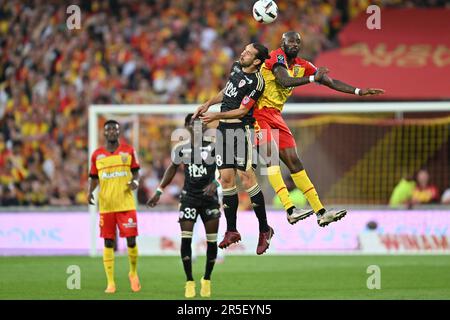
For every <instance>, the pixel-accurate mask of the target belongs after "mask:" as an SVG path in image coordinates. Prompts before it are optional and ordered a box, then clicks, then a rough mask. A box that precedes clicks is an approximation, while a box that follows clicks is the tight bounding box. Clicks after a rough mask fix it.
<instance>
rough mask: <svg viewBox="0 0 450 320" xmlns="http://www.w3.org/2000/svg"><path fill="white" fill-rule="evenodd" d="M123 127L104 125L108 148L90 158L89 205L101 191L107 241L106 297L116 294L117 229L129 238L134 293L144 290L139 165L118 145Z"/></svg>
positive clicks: (129, 151)
mask: <svg viewBox="0 0 450 320" xmlns="http://www.w3.org/2000/svg"><path fill="white" fill-rule="evenodd" d="M119 135H120V126H119V123H118V122H117V121H115V120H108V121H106V123H105V125H104V136H105V138H106V146H104V147H100V148H98V149H97V150H95V151H94V153H93V154H92V156H91V170H90V179H89V197H88V199H89V204H91V205H94V195H93V192H94V190H95V188H97V186H100V189H99V199H98V203H99V207H100V236H101V237H102V238H104V239H105V247H104V249H103V265H104V267H105V272H106V278H107V281H108V285H107V288H106V290H105V292H106V293H114V292H116V284H115V281H114V240H115V237H116V226H117V227H118V228H119V231H120V237H122V238H124V237H125V238H127V246H128V260H129V265H130V272H129V274H128V278H129V280H130V285H131V290H132V291H133V292H138V291H139V290H140V289H141V285H140V282H139V277H138V275H137V256H138V248H137V245H136V236H137V235H138V230H137V217H136V203H135V200H134V195H133V192H132V191H133V190H136V189H137V187H138V186H139V162H138V159H137V156H136V152H135V151H134V149H133V147H131V146H129V145H126V144H121V143H119Z"/></svg>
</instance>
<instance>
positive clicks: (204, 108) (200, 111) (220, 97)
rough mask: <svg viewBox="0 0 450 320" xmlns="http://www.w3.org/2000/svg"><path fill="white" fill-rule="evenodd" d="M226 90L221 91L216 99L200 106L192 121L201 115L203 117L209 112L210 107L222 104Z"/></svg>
mask: <svg viewBox="0 0 450 320" xmlns="http://www.w3.org/2000/svg"><path fill="white" fill-rule="evenodd" d="M224 90H225V89H222V90H220V92H219V93H218V94H217V95H216V96H215V97H214V98H211V99H209V100H208V101H206V102H205V103H204V104H202V105H201V106H199V107H198V108H197V110H195V112H194V115H193V116H192V119H196V118H197V117H198V116H199V115H202V114H203V113H205V112H207V111H208V109H209V107H211V106H213V105H215V104H217V103H220V102H222V100H223V92H224Z"/></svg>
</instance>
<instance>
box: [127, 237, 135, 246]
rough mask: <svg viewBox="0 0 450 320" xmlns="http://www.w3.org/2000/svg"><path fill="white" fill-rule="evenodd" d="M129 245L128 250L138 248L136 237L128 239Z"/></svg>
mask: <svg viewBox="0 0 450 320" xmlns="http://www.w3.org/2000/svg"><path fill="white" fill-rule="evenodd" d="M127 245H128V248H134V247H136V237H129V238H127Z"/></svg>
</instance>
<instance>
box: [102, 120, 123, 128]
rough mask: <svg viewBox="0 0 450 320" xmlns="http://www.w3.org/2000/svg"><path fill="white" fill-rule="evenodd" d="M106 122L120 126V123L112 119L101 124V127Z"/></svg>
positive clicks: (106, 123)
mask: <svg viewBox="0 0 450 320" xmlns="http://www.w3.org/2000/svg"><path fill="white" fill-rule="evenodd" d="M108 124H117V125H118V126H119V128H120V124H119V123H118V122H117V121H116V120H113V119H110V120H108V121H106V122H105V124H104V125H103V128H104V127H106V126H107V125H108Z"/></svg>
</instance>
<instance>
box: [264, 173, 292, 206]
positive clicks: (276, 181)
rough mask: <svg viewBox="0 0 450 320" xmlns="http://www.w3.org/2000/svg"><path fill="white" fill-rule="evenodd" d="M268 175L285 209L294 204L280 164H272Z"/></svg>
mask: <svg viewBox="0 0 450 320" xmlns="http://www.w3.org/2000/svg"><path fill="white" fill-rule="evenodd" d="M267 175H268V179H269V182H270V185H271V186H272V188H273V190H274V191H275V193H276V194H277V195H278V197H279V198H280V201H281V203H282V204H283V207H284V209H285V210H287V209H289V208H291V207H293V206H294V203H293V202H292V200H291V198H290V197H289V191H288V189H287V188H286V184H285V183H284V181H283V176H282V175H281V169H280V166H270V167H268V168H267Z"/></svg>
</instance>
